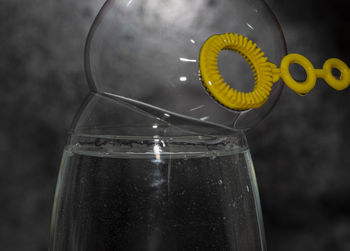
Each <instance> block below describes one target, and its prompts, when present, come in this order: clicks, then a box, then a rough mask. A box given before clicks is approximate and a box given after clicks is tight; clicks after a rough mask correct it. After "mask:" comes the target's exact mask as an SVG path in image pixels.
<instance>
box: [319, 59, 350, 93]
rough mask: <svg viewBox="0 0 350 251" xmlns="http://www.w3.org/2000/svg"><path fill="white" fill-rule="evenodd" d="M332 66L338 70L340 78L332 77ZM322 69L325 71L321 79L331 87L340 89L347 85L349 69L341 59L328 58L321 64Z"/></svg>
mask: <svg viewBox="0 0 350 251" xmlns="http://www.w3.org/2000/svg"><path fill="white" fill-rule="evenodd" d="M334 68H335V69H338V70H339V71H340V74H341V75H340V79H337V78H336V77H334V75H333V73H332V69H334ZM323 71H324V72H325V76H324V77H323V79H324V80H325V81H326V82H327V83H328V84H329V85H330V86H331V87H332V88H334V89H336V90H338V91H341V90H344V89H345V88H347V87H348V86H349V82H350V69H349V67H348V66H347V65H346V64H345V63H344V62H343V61H341V60H339V59H337V58H330V59H328V60H327V61H326V62H325V63H324V64H323Z"/></svg>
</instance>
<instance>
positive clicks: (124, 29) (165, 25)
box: [85, 0, 286, 129]
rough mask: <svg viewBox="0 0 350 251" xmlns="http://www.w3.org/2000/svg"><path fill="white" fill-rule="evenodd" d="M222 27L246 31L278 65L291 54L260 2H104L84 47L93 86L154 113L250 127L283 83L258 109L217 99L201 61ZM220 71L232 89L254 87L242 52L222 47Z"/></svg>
mask: <svg viewBox="0 0 350 251" xmlns="http://www.w3.org/2000/svg"><path fill="white" fill-rule="evenodd" d="M222 33H238V34H241V35H244V36H247V37H248V38H249V39H251V40H253V41H254V42H255V43H257V45H258V46H259V47H260V48H261V49H262V51H264V52H265V55H266V56H267V57H268V58H269V60H270V61H271V62H272V63H275V64H277V65H279V62H280V61H281V59H282V57H283V56H284V55H285V53H286V48H285V42H284V37H283V34H282V31H281V29H280V26H279V24H278V22H277V20H276V18H275V17H274V15H273V13H272V12H271V11H270V10H269V8H268V7H267V5H266V4H265V3H264V2H263V1H261V0H191V1H188V0H119V1H112V0H109V1H106V3H105V5H104V6H103V8H102V10H101V11H100V13H99V15H98V17H97V18H96V20H95V23H94V25H93V27H92V29H91V31H90V34H89V37H88V42H87V45H86V54H85V56H86V57H85V63H86V72H87V76H88V81H89V84H90V87H91V89H92V91H95V92H98V93H102V94H106V95H110V96H111V97H115V98H118V99H122V100H123V101H125V102H128V103H132V104H133V105H134V106H137V107H139V108H140V109H142V110H145V111H147V112H149V113H151V114H160V113H162V114H164V115H166V116H180V117H182V118H191V120H197V121H199V122H203V123H210V124H215V125H219V126H221V127H226V128H233V129H249V128H251V127H253V126H254V125H256V124H257V123H258V122H260V121H261V120H262V119H263V118H264V117H265V116H266V115H267V114H268V113H269V112H270V111H271V109H272V108H273V106H274V105H275V104H276V102H277V100H278V98H279V96H280V93H281V90H282V83H280V82H278V83H276V84H274V87H273V89H272V92H271V94H270V97H269V99H268V101H267V102H266V103H265V104H264V105H263V106H262V107H261V108H259V109H251V110H246V111H235V110H231V109H228V108H226V107H224V106H222V105H221V104H219V103H218V102H216V101H215V100H214V99H213V98H212V97H211V96H210V95H209V94H208V93H207V91H206V90H205V88H204V87H203V84H202V82H201V80H200V77H199V65H198V59H199V53H200V49H201V47H202V45H203V43H204V42H205V41H206V40H207V39H208V38H209V37H210V36H212V35H214V34H222ZM219 69H220V73H221V74H222V76H223V77H224V79H225V81H226V82H227V83H229V84H230V85H231V87H233V88H235V89H238V90H240V91H247V92H248V91H250V90H251V89H252V88H253V86H254V78H253V73H252V71H251V69H250V67H249V65H248V63H247V62H246V61H244V59H243V58H242V57H241V56H240V55H238V54H235V53H234V52H232V51H223V52H221V53H220V55H219Z"/></svg>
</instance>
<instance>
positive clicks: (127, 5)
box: [126, 0, 134, 7]
mask: <svg viewBox="0 0 350 251" xmlns="http://www.w3.org/2000/svg"><path fill="white" fill-rule="evenodd" d="M132 1H134V0H129V2H128V3H127V4H126V7H129V5H130V4H131V3H132Z"/></svg>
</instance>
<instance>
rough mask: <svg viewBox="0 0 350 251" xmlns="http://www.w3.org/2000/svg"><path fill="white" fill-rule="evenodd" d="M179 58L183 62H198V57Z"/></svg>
mask: <svg viewBox="0 0 350 251" xmlns="http://www.w3.org/2000/svg"><path fill="white" fill-rule="evenodd" d="M179 59H180V61H182V62H192V63H196V62H197V60H196V59H190V58H179Z"/></svg>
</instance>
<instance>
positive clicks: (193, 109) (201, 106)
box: [190, 105, 205, 112]
mask: <svg viewBox="0 0 350 251" xmlns="http://www.w3.org/2000/svg"><path fill="white" fill-rule="evenodd" d="M204 106H205V105H200V106H197V107H195V108H192V109H191V110H190V111H191V112H193V111H195V110H198V109H201V108H203V107H204Z"/></svg>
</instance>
